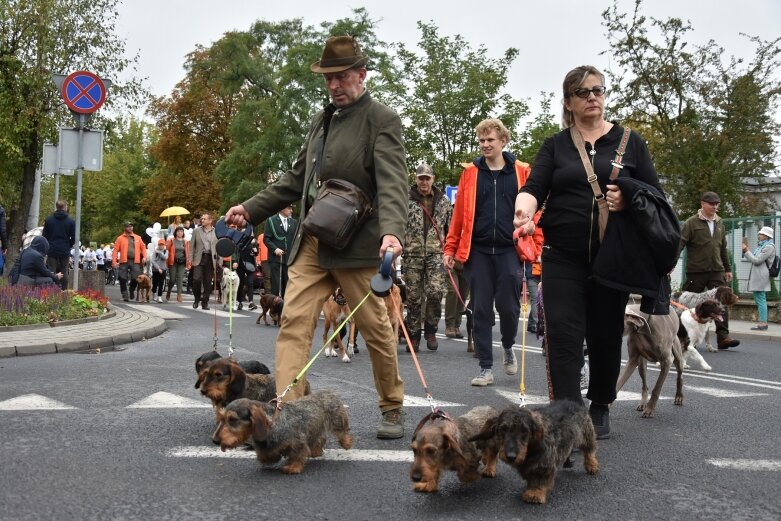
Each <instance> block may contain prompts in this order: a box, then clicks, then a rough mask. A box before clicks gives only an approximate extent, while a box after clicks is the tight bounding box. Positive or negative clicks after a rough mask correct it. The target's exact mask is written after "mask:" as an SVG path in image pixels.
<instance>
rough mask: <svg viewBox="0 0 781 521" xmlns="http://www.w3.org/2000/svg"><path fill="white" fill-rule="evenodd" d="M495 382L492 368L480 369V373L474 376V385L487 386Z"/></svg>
mask: <svg viewBox="0 0 781 521" xmlns="http://www.w3.org/2000/svg"><path fill="white" fill-rule="evenodd" d="M493 383H494V372H493V371H492V370H491V369H480V374H479V375H477V376H475V377H474V378H472V385H474V386H475V387H485V386H486V385H491V384H493Z"/></svg>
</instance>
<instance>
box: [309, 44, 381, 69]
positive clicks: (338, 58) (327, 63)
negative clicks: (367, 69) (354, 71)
mask: <svg viewBox="0 0 781 521" xmlns="http://www.w3.org/2000/svg"><path fill="white" fill-rule="evenodd" d="M368 61H369V59H368V58H367V57H366V56H364V54H363V53H362V52H361V48H360V47H359V46H358V42H357V41H356V40H355V38H353V37H352V36H332V37H331V38H329V39H328V40H326V41H325V48H324V49H323V55H322V56H321V57H320V61H316V62H315V63H313V64H312V66H311V67H310V69H312V72H316V73H318V74H326V73H329V72H341V71H346V70H347V69H351V68H353V67H359V66H363V65H366V62H368Z"/></svg>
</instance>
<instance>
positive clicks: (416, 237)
mask: <svg viewBox="0 0 781 521" xmlns="http://www.w3.org/2000/svg"><path fill="white" fill-rule="evenodd" d="M449 224H450V201H449V200H448V198H447V197H445V195H444V194H443V193H442V191H441V190H439V189H438V188H437V187H435V186H434V170H433V169H432V168H431V166H430V165H426V164H422V165H420V166H418V168H417V170H416V173H415V186H412V187H411V188H410V189H409V204H408V208H407V226H406V228H405V230H404V231H405V237H404V266H403V268H404V269H403V271H404V283H405V284H406V285H407V317H406V324H407V330H408V331H409V333H410V340H412V346H407V351H409V350H410V347H411V348H413V349H415V351H416V352H417V350H418V346H419V345H420V324H421V321H422V322H423V333H424V336H425V338H426V347H427V348H428V349H429V350H431V351H436V349H437V348H438V347H439V342H437V336H436V333H437V327H438V324H439V318H440V317H441V316H442V297H444V295H445V291H446V289H447V286H446V285H445V272H444V269H443V266H442V249H443V248H444V241H445V236H446V234H447V228H448V225H449ZM424 302H425V304H424ZM424 306H425V307H424Z"/></svg>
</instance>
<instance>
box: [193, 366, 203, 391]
mask: <svg viewBox="0 0 781 521" xmlns="http://www.w3.org/2000/svg"><path fill="white" fill-rule="evenodd" d="M204 376H206V370H205V369H204V370H202V371H198V378H197V379H196V380H195V388H196V389H198V388H200V387H201V384H202V383H203V378H204Z"/></svg>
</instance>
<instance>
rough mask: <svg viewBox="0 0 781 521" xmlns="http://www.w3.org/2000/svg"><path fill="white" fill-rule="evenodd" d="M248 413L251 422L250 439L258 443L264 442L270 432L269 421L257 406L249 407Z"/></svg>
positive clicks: (264, 412)
mask: <svg viewBox="0 0 781 521" xmlns="http://www.w3.org/2000/svg"><path fill="white" fill-rule="evenodd" d="M249 411H250V414H249V415H250V418H251V420H252V438H253V439H255V440H258V441H263V440H265V439H266V438H267V437H268V432H269V431H270V430H271V420H270V419H269V417H268V415H267V414H266V411H264V410H263V408H262V407H260V406H259V405H256V404H252V405H250V407H249Z"/></svg>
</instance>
